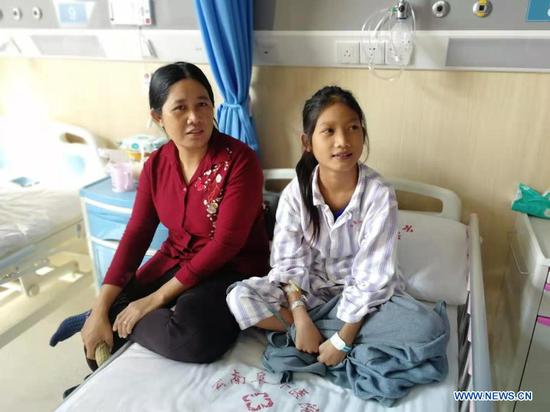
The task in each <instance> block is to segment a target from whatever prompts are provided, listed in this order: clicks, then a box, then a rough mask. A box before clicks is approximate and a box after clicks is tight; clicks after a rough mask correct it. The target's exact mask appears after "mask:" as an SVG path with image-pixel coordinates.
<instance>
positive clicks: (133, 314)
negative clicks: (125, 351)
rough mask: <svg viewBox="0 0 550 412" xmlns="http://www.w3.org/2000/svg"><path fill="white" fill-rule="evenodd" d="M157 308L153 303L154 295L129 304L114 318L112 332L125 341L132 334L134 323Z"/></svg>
mask: <svg viewBox="0 0 550 412" xmlns="http://www.w3.org/2000/svg"><path fill="white" fill-rule="evenodd" d="M159 306H160V305H158V304H156V303H155V296H154V294H151V295H149V296H145V297H144V298H141V299H138V300H135V301H133V302H130V304H129V305H128V306H126V308H125V309H124V310H123V311H122V312H120V313H119V314H118V316H117V317H116V319H115V322H114V323H113V332H117V333H118V336H120V337H121V338H124V339H126V338H127V337H128V335H130V334H131V333H132V330H133V329H134V326H136V323H138V322H139V321H140V320H141V319H142V318H143V317H144V316H145V315H147V314H148V313H149V312H151V311H152V310H154V309H156V308H158V307H159Z"/></svg>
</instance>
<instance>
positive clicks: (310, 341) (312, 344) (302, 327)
mask: <svg viewBox="0 0 550 412" xmlns="http://www.w3.org/2000/svg"><path fill="white" fill-rule="evenodd" d="M295 324H296V342H295V343H296V349H298V350H300V351H302V352H306V353H319V345H320V344H321V342H322V341H323V335H321V332H319V329H317V326H315V324H314V323H313V321H312V320H311V318H309V317H307V318H305V319H301V320H300V321H298V320H296V319H295Z"/></svg>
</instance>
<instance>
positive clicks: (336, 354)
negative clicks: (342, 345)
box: [317, 340, 347, 366]
mask: <svg viewBox="0 0 550 412" xmlns="http://www.w3.org/2000/svg"><path fill="white" fill-rule="evenodd" d="M346 356H347V354H346V353H345V352H342V351H341V350H338V349H336V348H335V347H334V345H333V344H332V342H331V341H330V340H326V341H324V342H323V344H322V345H321V346H319V356H318V357H317V360H318V361H319V362H321V363H324V364H325V365H327V366H334V365H337V364H339V363H340V362H342V361H343V360H344V359H346Z"/></svg>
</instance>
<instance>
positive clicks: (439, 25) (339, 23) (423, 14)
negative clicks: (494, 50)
mask: <svg viewBox="0 0 550 412" xmlns="http://www.w3.org/2000/svg"><path fill="white" fill-rule="evenodd" d="M435 2H436V0H410V3H411V5H412V6H413V8H414V10H415V13H416V17H417V23H418V26H417V28H418V30H452V31H455V30H492V31H494V30H549V29H550V26H549V25H544V24H540V23H539V24H537V23H534V22H530V21H528V19H527V18H526V16H527V9H528V7H531V9H533V10H534V9H537V10H539V9H540V10H541V13H542V9H543V8H544V7H546V11H547V10H548V8H549V7H550V1H548V0H492V2H491V3H492V11H491V13H490V15H488V16H487V17H485V18H480V17H478V16H476V15H475V14H474V13H473V6H474V3H476V0H447V3H448V5H449V12H448V13H447V14H446V15H445V17H444V18H438V17H436V16H434V14H433V12H432V6H433V4H434V3H435ZM396 3H397V0H338V1H336V0H298V1H297V0H255V1H254V7H255V10H254V28H255V29H256V30H274V31H304V30H311V31H347V30H360V29H361V26H362V25H363V23H364V22H365V20H366V19H367V17H368V16H370V15H372V14H373V13H374V12H376V11H378V10H380V9H382V8H388V7H390V6H391V5H392V4H396Z"/></svg>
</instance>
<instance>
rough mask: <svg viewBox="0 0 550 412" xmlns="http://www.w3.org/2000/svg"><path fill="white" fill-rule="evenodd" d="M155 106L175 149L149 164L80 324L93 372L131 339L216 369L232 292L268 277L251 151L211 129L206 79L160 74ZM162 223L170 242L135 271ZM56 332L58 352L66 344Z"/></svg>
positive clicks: (171, 70) (226, 336) (170, 70)
mask: <svg viewBox="0 0 550 412" xmlns="http://www.w3.org/2000/svg"><path fill="white" fill-rule="evenodd" d="M149 104H150V108H151V116H152V117H153V119H154V121H155V122H156V123H157V124H158V125H159V126H160V127H162V128H163V129H164V130H165V132H166V134H167V135H168V137H169V138H170V142H168V143H167V144H165V145H164V146H163V147H162V148H160V149H159V150H158V151H156V152H154V153H153V154H152V155H151V156H150V158H149V159H148V160H147V162H145V165H144V168H143V171H142V173H141V175H140V179H139V184H138V188H137V195H136V200H135V204H134V208H133V210H132V215H131V217H130V221H129V223H128V226H127V228H126V231H125V233H124V235H123V237H122V239H121V241H120V244H119V247H118V249H117V251H116V254H115V256H114V258H113V261H112V263H111V266H110V268H109V270H108V272H107V274H106V276H105V279H104V282H103V285H102V287H101V290H100V293H99V296H98V298H97V299H96V301H95V303H94V304H93V306H92V309H91V311H90V312H89V314H88V316H87V317H86V318H85V317H84V316H82V318H83V319H84V318H85V323H84V326H83V328H82V340H83V342H84V346H85V349H86V357H87V359H88V361H89V362H88V363H89V364H90V366H91V367H92V369H94V368H96V367H97V365H96V364H95V361H94V356H95V355H94V352H95V349H96V347H97V346H98V345H99V344H100V343H101V342H105V343H106V344H107V345H108V347H109V348H110V350H111V352H114V351H115V350H117V349H118V348H120V346H121V345H122V344H123V343H124V342H125V340H126V339H130V340H131V341H133V342H137V343H139V344H141V345H142V346H145V347H146V348H148V349H150V350H152V351H154V352H156V353H159V354H161V355H163V356H165V357H167V358H170V359H174V360H178V361H185V362H197V363H205V362H212V361H214V360H216V359H217V358H219V357H220V356H222V355H223V354H224V353H225V352H226V350H227V349H228V348H229V347H230V346H231V345H232V344H233V342H234V341H235V340H236V338H237V335H238V333H239V327H238V325H237V323H236V322H235V320H234V318H233V317H232V315H231V313H230V311H229V309H228V308H227V305H226V303H225V290H226V288H227V287H228V285H230V284H231V283H233V282H235V281H238V280H241V279H244V278H247V277H249V276H250V275H252V274H258V273H263V274H265V273H266V271H267V268H268V253H269V251H268V240H267V235H266V231H265V226H264V221H263V211H262V186H263V177H262V170H261V168H260V165H259V162H258V159H257V157H256V154H255V153H254V152H253V151H252V150H251V149H250V148H248V146H246V145H245V144H243V143H241V142H239V141H237V140H236V139H233V138H231V137H230V136H227V135H224V134H222V133H220V132H219V131H218V130H217V129H216V128H215V126H214V96H213V93H212V88H211V86H210V84H209V83H208V80H207V79H206V77H205V75H204V74H203V73H202V72H201V70H200V69H199V68H198V67H196V66H195V65H193V64H190V63H182V62H179V63H174V64H169V65H167V66H164V67H161V68H159V69H158V70H157V71H156V72H155V73H154V74H153V76H152V78H151V85H150V88H149ZM159 222H162V223H163V225H165V226H166V227H167V228H168V231H169V235H168V239H167V240H166V241H165V242H164V243H163V245H162V247H161V248H160V250H159V251H158V252H157V253H156V254H155V255H154V256H153V257H152V258H151V259H150V260H149V261H148V262H147V263H146V264H144V265H143V266H142V267H141V268H139V269H138V267H139V265H140V262H141V261H142V259H143V256H144V254H145V252H146V250H147V249H148V247H149V245H150V243H151V240H152V238H153V235H154V233H155V230H156V228H157V226H158V224H159ZM171 308H172V309H171ZM59 332H60V333H59V334H58V335H59V336H57V337H56V336H55V335H54V338H55V339H54V338H52V340H53V343H54V344H55V343H57V341H59V340H62V339H63V338H66V337H67V336H66V335H67V333H64V331H62V330H61V331H59Z"/></svg>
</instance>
